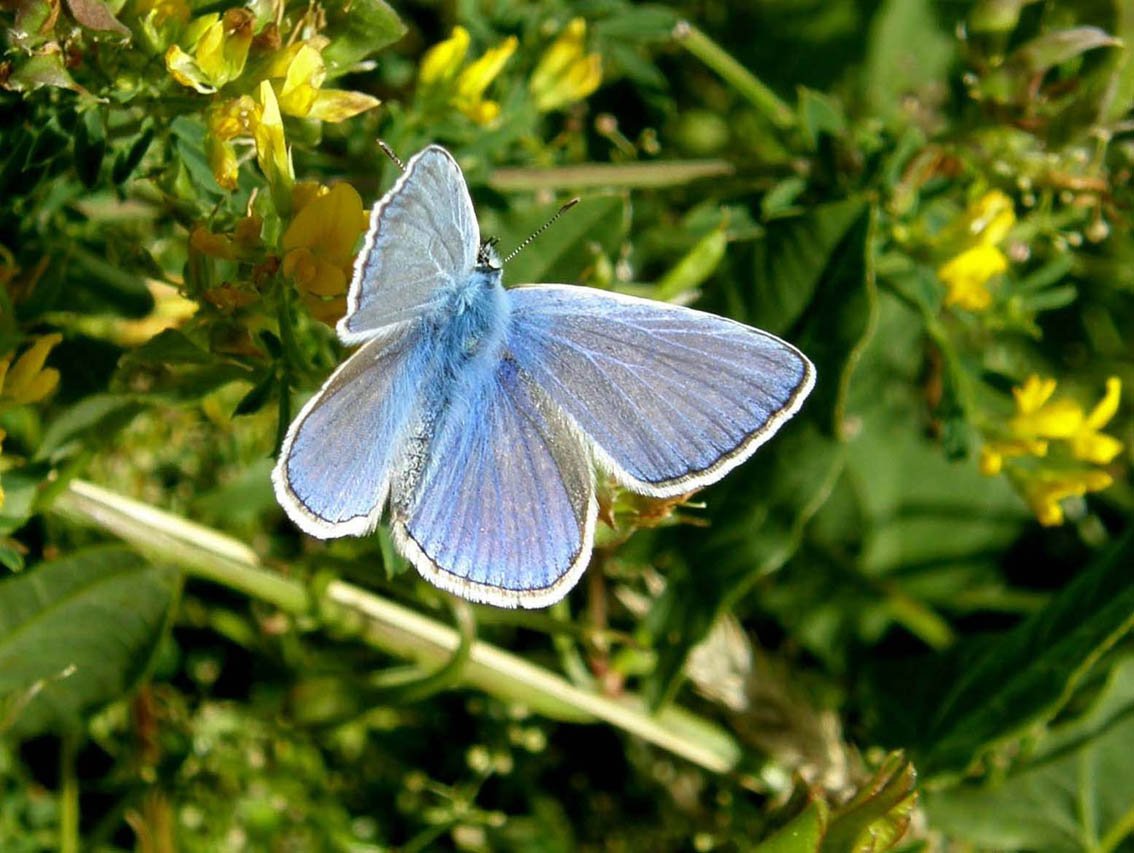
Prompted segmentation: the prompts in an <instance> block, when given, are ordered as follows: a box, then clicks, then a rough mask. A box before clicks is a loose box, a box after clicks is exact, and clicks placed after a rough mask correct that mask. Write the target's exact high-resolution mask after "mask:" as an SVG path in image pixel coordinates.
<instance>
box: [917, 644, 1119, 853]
mask: <svg viewBox="0 0 1134 853" xmlns="http://www.w3.org/2000/svg"><path fill="white" fill-rule="evenodd" d="M1132 744H1134V658H1131V657H1126V658H1125V659H1123V660H1122V661H1121V662H1120V663H1119V664H1118V665H1116V666H1115V667H1114V668H1113V670H1112V671H1111V674H1110V677H1109V678H1108V681H1107V684H1106V686H1105V688H1104V689H1103V691H1102V692H1101V693H1100V694H1099V696H1098V699H1097V701H1096V702H1095V704H1094V705H1093V707H1092V708H1091V709H1090V710H1089V711H1088V712H1087V713H1085V714H1083V715H1082V716H1081V717H1079V718H1076V719H1074V720H1072V721H1070V722H1068V723H1065V724H1062V725H1059V726H1057V727H1054V728H1052V729H1050V730H1048V731H1046V732H1044V733H1043V734H1042V735H1040V737H1039V739H1038V741H1037V743H1036V744H1035V751H1034V753H1033V754H1032V755H1030V756H1028V758H1027V759H1026V760H1025V761H1024V762H1023V764H1022V766H1021V767H1018V768H1015V769H1014V770H1013V771H1012V772H1010V773H1009V774H1008V775H1007V776H1006V777H1005V778H1002V779H996V780H994V781H991V782H985V783H983V784H974V783H969V784H964V785H961V786H958V787H955V788H951V789H948V790H942V791H936V792H932V793H930V794H928V795H927V796H926V798H925V809H926V812H927V814H928V815H929V818H930V821H931V824H932V825H933V826H934V827H935V828H937V829H939V830H940V831H942V832H944V833H945V834H946V835H947V836H948V837H949V838H950V839H951V840H953V841H955V842H959V843H964V844H967V845H973V846H975V847H979V848H982V849H990V850H1044V851H1052V853H1063V851H1067V853H1071V851H1113V850H1127V849H1129V848H1130V844H1131V839H1132V838H1134V798H1132V797H1131V791H1134V762H1132V761H1131V760H1130V755H1131V745H1132Z"/></svg>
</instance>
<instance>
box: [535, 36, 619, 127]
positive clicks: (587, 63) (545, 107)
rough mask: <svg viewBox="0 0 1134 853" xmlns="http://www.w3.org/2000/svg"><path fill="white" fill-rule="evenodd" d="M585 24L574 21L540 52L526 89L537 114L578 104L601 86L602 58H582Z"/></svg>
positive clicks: (595, 55) (590, 56)
mask: <svg viewBox="0 0 1134 853" xmlns="http://www.w3.org/2000/svg"><path fill="white" fill-rule="evenodd" d="M586 32H587V24H586V21H584V20H583V19H582V18H575V19H574V20H572V21H571V22H570V23H569V24H568V25H567V26H566V27H564V29H563V32H562V34H560V36H559V38H557V39H556V40H555V41H554V42H552V44H551V46H550V47H548V48H547V50H545V51H544V53H543V56H542V57H540V61H539V63H538V64H537V65H536V68H535V71H533V72H532V77H531V80H530V81H529V83H528V88H529V89H530V91H531V93H532V98H533V99H534V101H535V106H536V109H537V110H540V111H541V112H550V111H551V110H556V109H559V108H561V107H564V106H567V105H568V104H572V103H575V102H576V101H580V100H582V99H583V98H585V97H587V96H588V95H590V94H591V93H592V92H594V91H595V90H596V89H597V88H598V87H599V84H601V83H602V57H601V56H599V55H598V54H597V53H592V54H590V55H584V53H583V50H584V47H583V40H584V38H585V36H586Z"/></svg>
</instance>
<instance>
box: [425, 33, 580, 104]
mask: <svg viewBox="0 0 1134 853" xmlns="http://www.w3.org/2000/svg"><path fill="white" fill-rule="evenodd" d="M586 32H587V25H586V22H585V21H584V20H583V19H582V18H575V19H574V20H572V21H571V22H570V23H568V24H567V26H566V27H564V29H563V32H562V33H560V35H559V37H558V38H556V39H555V41H554V42H552V43H551V44H550V45H549V46H548V48H547V49H546V50H545V51H544V52H543V54H542V55H541V56H540V59H539V61H538V63H537V64H536V67H535V70H534V71H533V72H532V76H531V78H530V79H529V81H528V91H529V94H530V95H531V98H532V103H533V104H534V106H535V108H536V109H537V110H538V111H540V112H551V111H553V110H558V109H562V108H564V107H567V106H569V105H571V104H573V103H576V102H577V101H580V100H582V99H583V98H585V97H587V96H588V95H590V94H591V93H592V92H594V91H595V90H596V89H597V88H598V87H599V84H600V83H602V57H601V56H600V55H599V54H597V53H591V54H588V53H586V51H585V47H584V41H585V37H586ZM516 46H517V41H516V38H515V37H514V36H509V37H508V38H507V39H505V40H504V41H503V42H501V43H500V44H498V45H496V46H495V47H492V48H489V49H488V50H487V51H485V53H484V54H483V55H482V56H480V57H478V58H477V59H475V60H473V61H472V62H468V63H466V61H465V60H466V58H467V56H468V52H469V33H468V31H467V30H466V29H465V28H464V27H454V28H453V32H452V35H450V36H449V38H447V39H445V40H444V41H442V42H439V43H438V44H436V45H434V46H433V47H431V48H430V49H429V50H428V51H426V53H425V55H424V56H423V57H422V60H421V65H420V67H419V69H418V84H419V94H420V96H421V99H422V101H423V103H424V104H425V106H426V107H427V108H428V107H429V106H432V107H433V108H434V109H438V108H452V109H456V110H458V111H460V112H461V113H462V114H464V115H465V116H466V117H467V118H468V119H469V120H471V121H473V122H475V123H476V124H479V125H488V124H491V123H493V122H494V121H495V120H496V119H497V118H498V117H499V115H500V104H499V102H497V101H493V100H490V99H488V98H486V97H485V93H486V92H487V91H488V87H489V86H490V85H491V84H492V82H493V81H494V80H495V79H496V78H497V77H498V76H499V75H500V72H501V71H503V70H504V67H505V65H506V64H507V62H508V60H509V59H510V58H511V57H512V54H514V53H515V51H516Z"/></svg>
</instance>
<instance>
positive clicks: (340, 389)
mask: <svg viewBox="0 0 1134 853" xmlns="http://www.w3.org/2000/svg"><path fill="white" fill-rule="evenodd" d="M428 355H429V353H428V349H427V347H426V345H425V343H424V342H423V341H422V338H421V334H420V331H419V330H418V329H417V328H416V327H408V328H399V329H396V330H393V331H391V332H389V333H387V334H384V335H382V336H380V337H378V338H376V339H373V340H370V341H368V342H367V343H366V344H365V345H363V346H362V347H361V348H360V349H359V350H358V351H357V352H356V353H354V355H352V356H351V357H350V358H349V359H347V360H346V361H345V362H344V363H343V364H342V365H341V366H340V367H339V369H338V370H336V371H335V372H334V373H333V374H331V377H330V378H329V379H328V380H327V381H326V383H325V384H324V385H323V387H322V389H321V390H320V391H319V392H318V393H317V394H315V396H314V397H312V398H311V399H310V400H309V401H308V402H307V405H305V406H304V407H303V409H302V411H300V413H299V415H298V416H297V417H296V418H295V420H294V421H293V422H292V424H291V427H290V429H288V433H287V437H286V438H285V439H284V442H283V445H282V446H281V447H280V453H279V457H278V459H277V460H276V467H275V470H274V471H273V472H272V481H273V482H274V484H275V488H276V497H277V499H278V500H279V502H280V503H281V505H282V506H283V507H284V508H285V509H286V510H287V512H288V515H290V516H291V518H292V520H293V521H295V522H296V523H297V524H298V525H299V526H300V527H302V528H303V529H304V530H305V531H306V532H307V533H310V534H311V535H313V536H318V537H319V538H322V539H326V538H329V537H333V536H347V535H354V536H358V535H362V534H365V533H369V532H370V531H371V530H373V529H374V527H375V525H376V524H377V523H378V517H379V515H380V514H381V510H382V507H383V505H384V503H385V501H386V495H387V493H388V491H389V483H390V479H391V477H392V476H393V474H394V469H395V467H396V465H397V462H398V460H397V458H396V457H397V452H398V451H397V448H398V446H399V442H398V437H399V436H400V435H401V434H402V432H403V430H404V429H405V426H406V424H407V423H408V422H409V421H410V419H411V418H412V416H413V411H414V407H415V406H416V401H417V399H418V397H419V387H420V385H421V381H422V377H423V376H424V371H425V369H426V364H427V362H428Z"/></svg>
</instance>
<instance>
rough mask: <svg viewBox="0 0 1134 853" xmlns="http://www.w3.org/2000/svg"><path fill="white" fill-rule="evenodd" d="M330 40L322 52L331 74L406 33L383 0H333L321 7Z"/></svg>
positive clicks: (403, 25) (399, 20)
mask: <svg viewBox="0 0 1134 853" xmlns="http://www.w3.org/2000/svg"><path fill="white" fill-rule="evenodd" d="M324 14H326V16H327V34H328V35H330V37H331V43H330V44H329V45H327V47H326V49H325V50H324V51H323V59H324V60H326V62H327V65H328V67H329V71H330V74H331V76H332V77H334V76H337V75H339V74H344V73H346V72H347V71H349V70H350V69H351V68H352V67H353V66H354V65H356V64H357V63H358V62H360V61H361V60H363V59H365V58H366V57H368V56H371V55H372V54H375V53H377V52H378V51H380V50H381V49H382V48H384V47H386V46H387V45H390V44H393V43H394V42H396V41H397V40H398V39H400V38H401V37H402V36H404V35H405V34H406V25H405V24H403V23H402V20H401V18H399V17H398V13H397V12H395V11H394V10H393V8H391V7H390V6H389V4H387V3H386V2H385V0H334V1H333V2H331V3H328V4H326V5H325V6H324Z"/></svg>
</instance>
